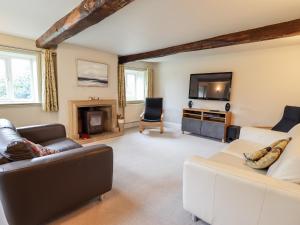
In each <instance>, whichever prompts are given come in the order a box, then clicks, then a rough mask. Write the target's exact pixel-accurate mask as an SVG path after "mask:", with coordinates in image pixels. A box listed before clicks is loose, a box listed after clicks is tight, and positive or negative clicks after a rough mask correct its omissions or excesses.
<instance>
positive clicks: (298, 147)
mask: <svg viewBox="0 0 300 225" xmlns="http://www.w3.org/2000/svg"><path fill="white" fill-rule="evenodd" d="M288 134H289V135H290V136H291V137H292V140H291V141H290V143H289V144H288V146H287V147H286V149H285V151H284V152H283V153H282V154H281V156H280V158H279V159H278V160H277V161H276V162H275V163H274V164H273V165H272V166H270V168H269V170H268V173H267V175H268V176H272V177H274V178H277V179H281V180H286V181H290V182H294V183H300V124H298V125H296V126H294V127H293V128H292V129H291V130H290V131H289V132H288Z"/></svg>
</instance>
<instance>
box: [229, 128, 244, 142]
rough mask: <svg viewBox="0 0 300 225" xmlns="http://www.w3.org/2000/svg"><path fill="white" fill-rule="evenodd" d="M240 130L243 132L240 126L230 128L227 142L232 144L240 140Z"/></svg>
mask: <svg viewBox="0 0 300 225" xmlns="http://www.w3.org/2000/svg"><path fill="white" fill-rule="evenodd" d="M240 130H241V127H240V126H234V125H231V126H228V127H227V138H226V142H228V143H230V142H232V141H234V140H236V139H239V137H240Z"/></svg>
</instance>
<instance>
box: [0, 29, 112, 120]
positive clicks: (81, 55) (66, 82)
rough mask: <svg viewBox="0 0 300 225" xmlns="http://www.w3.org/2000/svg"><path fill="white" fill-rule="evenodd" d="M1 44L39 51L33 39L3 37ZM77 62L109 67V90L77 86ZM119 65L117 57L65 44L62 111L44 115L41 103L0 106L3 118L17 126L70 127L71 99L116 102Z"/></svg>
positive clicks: (60, 65) (60, 60)
mask: <svg viewBox="0 0 300 225" xmlns="http://www.w3.org/2000/svg"><path fill="white" fill-rule="evenodd" d="M0 45H8V46H13V47H18V48H26V49H31V50H38V49H36V48H35V43H34V41H33V40H29V39H24V38H18V37H13V36H8V35H0ZM76 59H86V60H91V61H96V62H101V63H106V64H108V70H109V74H108V76H109V86H108V88H101V87H78V86H77V81H76V79H77V75H76ZM117 66H118V57H117V55H115V54H110V53H105V52H101V51H96V50H92V49H89V48H83V47H80V46H76V45H69V44H62V45H60V46H59V48H58V49H57V70H58V97H59V98H58V101H59V112H58V113H48V112H43V111H42V107H41V105H40V104H35V105H14V106H8V105H2V106H0V118H7V119H10V120H11V121H13V123H14V124H15V125H16V126H23V125H33V124H43V123H51V122H60V123H63V124H65V125H66V126H67V125H68V101H69V100H79V99H88V97H90V96H96V97H100V98H102V99H116V100H117V93H118V92H117Z"/></svg>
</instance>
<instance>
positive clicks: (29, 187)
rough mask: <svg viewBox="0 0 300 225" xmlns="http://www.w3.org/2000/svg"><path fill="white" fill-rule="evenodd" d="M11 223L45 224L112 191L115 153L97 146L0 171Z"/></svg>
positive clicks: (0, 187) (1, 193)
mask: <svg viewBox="0 0 300 225" xmlns="http://www.w3.org/2000/svg"><path fill="white" fill-rule="evenodd" d="M0 168H1V171H0V196H1V201H2V204H3V208H4V212H5V215H6V217H7V220H8V223H9V224H13V225H17V224H22V225H23V224H24V225H27V224H44V222H45V221H47V220H49V219H52V218H54V217H56V216H58V215H59V214H61V213H63V212H65V211H67V210H69V209H72V208H73V207H74V206H77V205H79V204H80V203H82V202H84V201H87V200H89V199H91V198H93V197H96V196H99V195H101V194H103V193H105V192H107V191H109V190H111V187H112V175H113V152H112V149H111V148H110V147H108V146H105V145H93V146H88V147H82V148H78V149H74V150H70V151H65V152H61V153H57V154H53V155H48V156H45V157H40V158H34V159H32V160H23V161H18V162H13V163H8V164H5V165H3V166H1V167H0Z"/></svg>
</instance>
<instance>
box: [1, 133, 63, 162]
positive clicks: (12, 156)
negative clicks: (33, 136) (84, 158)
mask: <svg viewBox="0 0 300 225" xmlns="http://www.w3.org/2000/svg"><path fill="white" fill-rule="evenodd" d="M57 152H59V151H56V150H51V149H49V148H46V147H43V146H41V145H38V144H34V143H32V142H31V141H28V140H27V139H25V138H24V139H21V140H16V141H12V142H11V143H10V144H9V145H7V148H6V151H4V152H3V153H2V155H3V156H4V157H5V158H6V159H7V160H9V161H20V160H26V159H32V158H35V157H41V156H45V155H50V154H54V153H57ZM0 163H1V162H0Z"/></svg>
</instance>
